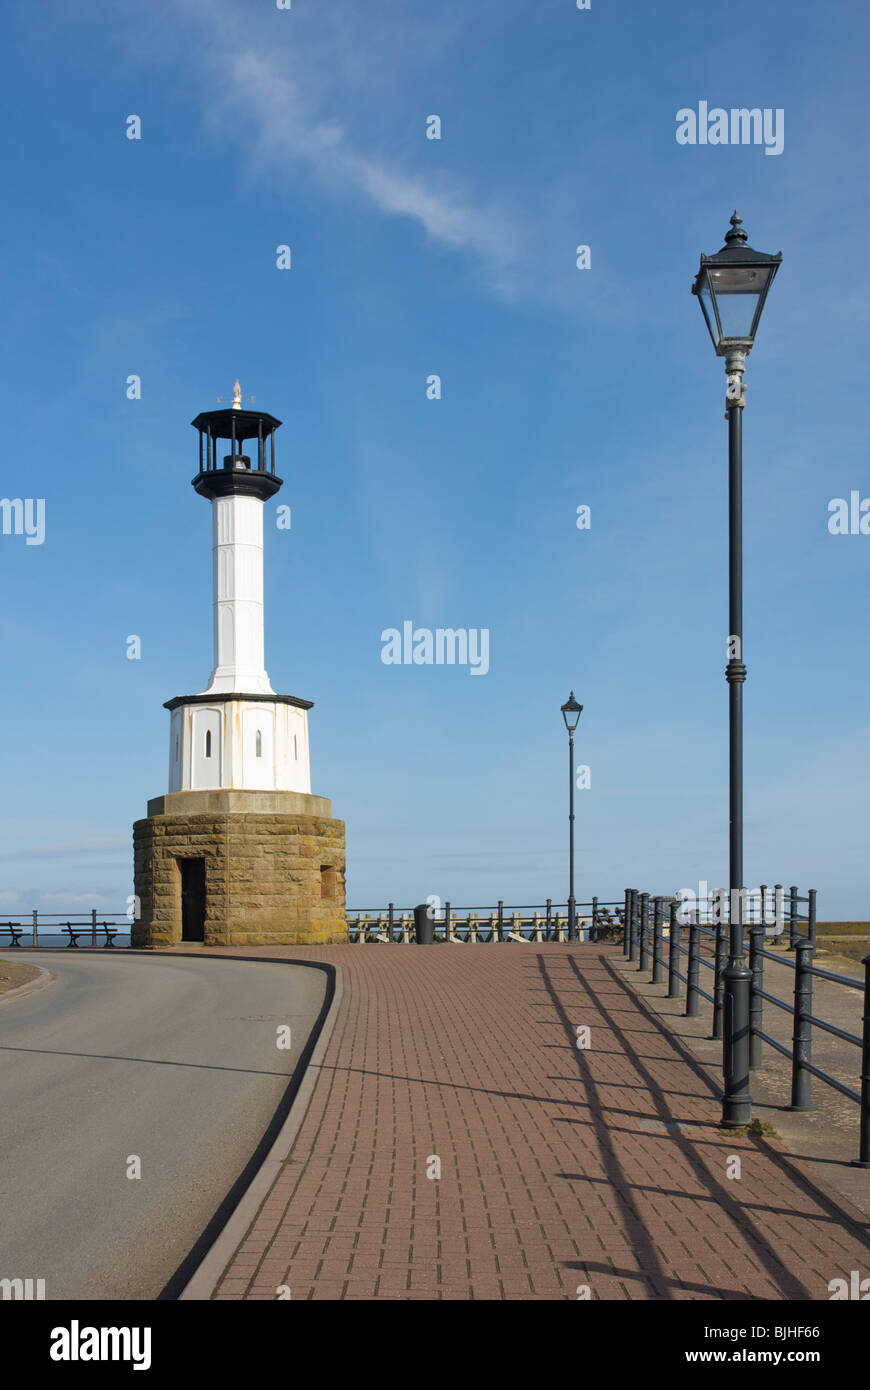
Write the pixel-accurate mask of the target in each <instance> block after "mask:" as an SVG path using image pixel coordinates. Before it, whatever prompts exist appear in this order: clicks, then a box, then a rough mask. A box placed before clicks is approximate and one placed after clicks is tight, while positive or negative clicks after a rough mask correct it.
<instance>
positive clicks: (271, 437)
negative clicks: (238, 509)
mask: <svg viewBox="0 0 870 1390" xmlns="http://www.w3.org/2000/svg"><path fill="white" fill-rule="evenodd" d="M240 400H241V392H240V390H239V386H238V382H237V383H236V391H235V401H236V402H237V403H236V404H234V405H232V406H230V407H229V408H225V409H223V410H206V411H203V412H202V414H201V415H197V417H196V419H195V420H192V421H191V424H192V425H193V428H194V429H195V430H198V431H199V473H198V474H197V475H196V477H195V478H194V479H193V480H192V482H193V486H194V487H195V488H196V490H197V492H198V493H199V494H200V495H201V496H202V497H209V498H214V497H226V496H228V495H230V494H232V493H240V494H242V495H247V496H249V497H259V498H260V500H261V501H263V502H265V501H267V499H268V498H270V497H273V496H274V495H275V493H276V492H277V491H278V489H279V488H280V487H281V484H282V482H283V479H282V478H279V477H278V476H277V474H276V473H275V431H276V430H277V429H278V428H279V427H280V425H281V421H280V420H276V419H275V416H274V415H269V414H267V412H266V411H265V410H243V409H242V407H241V404H240V403H239V402H240ZM219 440H226V441H227V442H228V444H229V446H230V452H229V453H228V454H224V453H223V450H222V449H221V450H220V451H219V450H218V441H219ZM247 440H251V441H252V448H251V451H250V454H247V453H245V451H244V445H245V443H246V441H247ZM254 441H255V442H254ZM255 451H256V464H253V465H252V462H251V459H252V457H253V455H254V452H255ZM221 456H222V457H221ZM219 457H221V462H220V464H219V463H218V458H219Z"/></svg>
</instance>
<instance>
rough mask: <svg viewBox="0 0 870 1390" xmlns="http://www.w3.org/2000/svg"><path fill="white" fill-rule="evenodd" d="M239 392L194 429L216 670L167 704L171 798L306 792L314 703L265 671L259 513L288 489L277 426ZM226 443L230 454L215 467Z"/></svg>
mask: <svg viewBox="0 0 870 1390" xmlns="http://www.w3.org/2000/svg"><path fill="white" fill-rule="evenodd" d="M241 394H242V393H241V387H240V386H239V383H238V382H236V385H235V390H234V393H233V405H232V408H231V409H229V410H211V411H207V412H205V413H204V414H201V415H197V417H196V419H195V420H194V421H193V425H194V428H195V429H197V430H198V431H199V458H200V471H199V473H198V474H197V476H196V477H195V478H194V480H193V486H194V487H195V488H196V490H197V492H198V493H199V494H200V495H201V496H202V497H207V498H208V499H209V500H210V501H211V506H212V538H213V540H212V547H213V548H212V557H213V564H212V583H213V588H214V667H213V670H212V673H211V679H210V680H209V684H208V688H207V689H206V690H205V691H203V692H202V693H201V694H198V695H179V696H176V698H175V699H174V700H169V701H167V704H166V708H167V709H169V710H171V711H172V725H171V730H170V741H169V790H170V792H178V791H205V790H217V789H219V788H227V789H231V788H235V789H237V790H240V791H241V790H246V791H289V792H304V793H306V794H307V793H309V792H310V791H311V773H310V765H309V757H308V710H309V709H311V701H310V700H300V699H297V698H296V697H295V696H292V695H276V694H275V691H274V690H273V689H272V686H271V684H270V681H269V677H268V675H267V673H266V668H265V665H264V627H263V507H264V505H265V503H266V501H267V500H268V499H269V498H271V497H274V495H275V493H276V492H277V491H278V489H279V488H280V487H281V483H282V480H281V478H279V477H277V476H276V474H275V431H276V429H278V428H279V426H280V424H281V421H280V420H276V419H275V417H274V416H273V415H267V414H266V413H265V412H263V411H252V410H243V409H242V404H241ZM223 439H225V440H228V441H229V444H230V452H229V454H227V455H226V456H225V457H224V458H223V459H222V461H221V465H220V466H218V460H217V448H218V441H219V440H223ZM248 439H251V440H256V449H257V464H256V467H255V468H252V467H251V459H250V457H249V456H248V455H247V454H245V453H244V452H243V446H244V443H245V441H246V440H248ZM267 452H268V453H269V454H270V463H269V465H268V466H267V462H266V455H267Z"/></svg>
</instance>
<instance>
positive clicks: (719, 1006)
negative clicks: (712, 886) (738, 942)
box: [710, 893, 730, 1038]
mask: <svg viewBox="0 0 870 1390" xmlns="http://www.w3.org/2000/svg"><path fill="white" fill-rule="evenodd" d="M723 900H724V894H721V893H720V895H719V900H718V905H717V912H716V940H715V944H714V947H713V1031H712V1033H711V1034H710V1036H711V1038H721V1037H722V1032H723V1024H724V1019H725V981H724V980H723V978H722V972H723V970H724V969H725V966H726V965H727V964H728V941H727V938H726V930H725V923H724V921H723V920H722V918H723V912H722V903H723ZM729 926H730V895H729Z"/></svg>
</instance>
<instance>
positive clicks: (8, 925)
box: [0, 922, 24, 946]
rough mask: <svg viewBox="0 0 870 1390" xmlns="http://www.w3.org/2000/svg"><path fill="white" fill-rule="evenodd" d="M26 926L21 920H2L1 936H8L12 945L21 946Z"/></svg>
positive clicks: (0, 926) (0, 923)
mask: <svg viewBox="0 0 870 1390" xmlns="http://www.w3.org/2000/svg"><path fill="white" fill-rule="evenodd" d="M23 935H24V928H23V927H22V925H21V923H20V922H0V936H8V937H9V938H10V942H9V944H10V945H11V946H20V945H21V938H22V936H23Z"/></svg>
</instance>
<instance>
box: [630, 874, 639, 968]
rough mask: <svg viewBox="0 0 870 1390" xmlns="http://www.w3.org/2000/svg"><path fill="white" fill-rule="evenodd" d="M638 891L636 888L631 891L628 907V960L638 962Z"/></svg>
mask: <svg viewBox="0 0 870 1390" xmlns="http://www.w3.org/2000/svg"><path fill="white" fill-rule="evenodd" d="M637 899H638V891H637V889H636V888H632V890H631V898H630V900H629V906H628V959H629V961H636V960H637V908H638V903H637Z"/></svg>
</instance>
